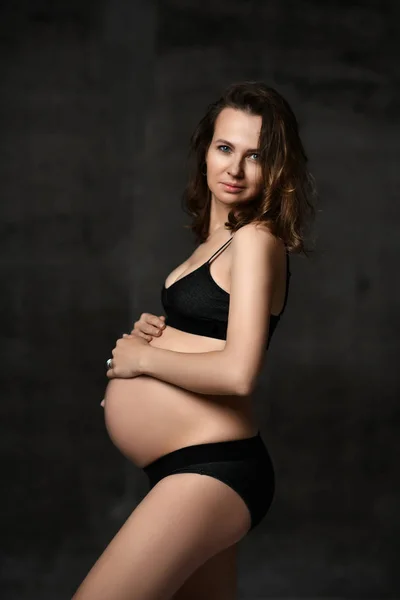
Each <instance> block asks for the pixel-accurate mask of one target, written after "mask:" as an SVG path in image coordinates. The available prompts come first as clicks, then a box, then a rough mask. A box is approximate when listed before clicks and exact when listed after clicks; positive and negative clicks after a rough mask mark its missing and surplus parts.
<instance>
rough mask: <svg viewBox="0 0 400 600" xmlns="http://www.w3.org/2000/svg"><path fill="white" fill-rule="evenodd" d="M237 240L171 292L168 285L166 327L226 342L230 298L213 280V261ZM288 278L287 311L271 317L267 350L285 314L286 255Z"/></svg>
mask: <svg viewBox="0 0 400 600" xmlns="http://www.w3.org/2000/svg"><path fill="white" fill-rule="evenodd" d="M232 239H233V236H232V237H231V238H230V239H229V240H228V241H227V242H225V244H223V245H222V246H221V248H219V249H218V250H217V251H216V252H214V254H213V255H212V256H211V257H210V258H209V259H208V260H207V261H206V262H205V263H203V264H202V265H200V267H198V268H197V269H195V270H194V271H191V272H190V273H188V274H187V275H184V276H183V277H180V278H179V279H177V280H176V281H175V282H174V283H173V284H172V285H170V286H169V287H168V288H166V287H165V282H164V285H163V287H162V291H161V302H162V305H163V307H164V311H165V314H166V319H165V323H166V325H170V326H171V327H175V329H180V330H181V331H186V332H187V333H194V334H196V335H203V336H207V337H212V338H217V339H219V340H226V331H227V328H228V313H229V300H230V294H229V292H227V291H226V290H224V289H223V288H222V287H220V286H219V285H218V284H217V282H216V281H214V279H213V278H212V276H211V273H210V261H211V260H212V259H213V258H214V256H215V255H216V254H217V253H218V252H220V250H222V249H223V248H225V246H227V245H228V244H229V242H231V241H232ZM286 260H287V278H286V293H285V301H284V305H283V308H282V310H281V312H280V313H279V315H272V314H271V315H270V324H269V335H268V342H267V347H268V346H269V343H270V340H271V337H272V334H273V332H274V331H275V328H276V326H277V324H278V322H279V319H280V317H281V315H282V313H283V311H284V310H285V307H286V302H287V297H288V292H289V277H290V270H289V255H288V253H286Z"/></svg>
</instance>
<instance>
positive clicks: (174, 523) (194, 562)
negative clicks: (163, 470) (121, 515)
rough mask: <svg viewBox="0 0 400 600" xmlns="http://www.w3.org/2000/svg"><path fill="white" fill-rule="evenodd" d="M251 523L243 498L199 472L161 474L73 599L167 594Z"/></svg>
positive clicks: (154, 599)
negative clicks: (160, 477)
mask: <svg viewBox="0 0 400 600" xmlns="http://www.w3.org/2000/svg"><path fill="white" fill-rule="evenodd" d="M249 527H250V515H249V511H248V508H247V506H246V504H245V503H244V501H243V500H242V498H241V497H240V496H239V495H238V494H237V493H236V492H235V491H234V490H233V489H232V488H231V487H229V486H227V485H226V484H225V483H223V482H221V481H219V480H218V479H216V478H214V477H209V476H207V475H205V476H204V475H200V474H198V473H176V474H173V475H169V476H167V477H164V478H163V479H161V480H160V481H159V482H158V483H157V484H156V485H155V486H154V487H153V488H152V489H151V491H150V492H149V493H148V494H147V496H145V498H144V499H143V500H142V501H141V503H140V504H139V505H138V506H137V508H136V509H135V510H134V511H133V513H132V514H131V515H130V517H129V518H128V519H127V521H126V522H125V523H124V525H123V526H122V528H121V529H120V531H119V532H118V533H117V535H116V536H115V537H114V538H113V540H112V541H111V542H110V544H109V545H108V547H107V548H106V550H105V551H104V552H103V554H102V555H101V556H100V558H99V559H98V561H97V562H96V563H95V565H94V566H93V568H92V569H91V571H90V572H89V574H88V575H87V576H86V578H85V579H84V581H83V583H82V584H81V586H80V587H79V589H78V590H77V592H76V593H75V595H74V597H73V600H110V598H112V599H113V600H167V599H168V598H172V596H173V594H174V593H176V592H177V591H178V590H179V589H180V588H181V587H182V586H183V584H184V582H185V581H186V580H187V579H188V578H189V577H190V576H191V575H192V573H194V572H195V571H196V570H197V569H198V568H199V567H201V565H203V564H204V563H206V562H207V561H208V560H209V559H211V558H212V557H213V556H215V555H216V554H218V553H220V552H222V551H223V550H225V549H226V548H229V547H230V546H232V545H233V544H236V543H237V542H238V541H239V540H240V539H241V538H243V537H244V536H245V535H246V533H247V531H248V530H249Z"/></svg>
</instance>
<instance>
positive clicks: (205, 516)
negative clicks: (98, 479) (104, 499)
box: [73, 109, 286, 600]
mask: <svg viewBox="0 0 400 600" xmlns="http://www.w3.org/2000/svg"><path fill="white" fill-rule="evenodd" d="M260 127H261V117H256V116H253V115H248V114H246V113H241V112H240V111H235V110H233V109H224V110H223V111H222V112H221V114H220V115H219V117H218V119H217V122H216V126H215V131H214V136H213V140H212V142H211V145H210V149H209V151H208V153H207V181H208V185H209V188H210V190H211V198H212V201H211V217H210V227H209V237H208V239H207V240H206V241H205V242H204V243H203V244H201V245H200V246H199V247H198V248H196V250H195V251H194V253H193V254H192V256H190V257H189V258H188V259H187V260H185V261H184V262H183V263H182V264H181V265H179V266H178V267H176V268H175V269H174V270H173V271H172V272H171V273H170V274H169V275H168V277H167V279H166V281H165V285H166V288H168V287H169V286H170V285H172V284H173V283H174V282H175V281H176V280H177V279H179V278H180V277H182V276H184V275H186V274H188V273H190V272H191V271H193V270H195V269H196V268H197V267H198V266H200V265H201V264H203V263H204V262H205V261H206V260H208V258H209V257H210V256H211V255H212V254H213V253H214V252H215V251H216V250H217V249H218V248H220V247H221V246H222V245H223V244H224V242H225V241H226V240H227V239H229V238H230V236H231V234H230V232H229V231H227V230H226V229H225V227H224V222H225V221H226V218H227V214H228V212H229V210H230V208H231V205H232V203H234V202H235V203H238V202H247V201H248V200H250V199H251V198H252V197H253V196H254V194H255V193H256V192H257V191H258V190H259V186H260V181H261V180H260V176H261V174H260V169H259V165H258V163H257V159H256V153H255V152H254V151H253V150H254V149H256V148H257V144H258V137H259V132H260ZM220 140H224V141H220ZM226 141H229V142H230V145H227V144H226V143H225V142H226ZM222 181H224V182H232V183H237V184H238V185H239V184H240V185H241V186H242V189H241V191H236V192H232V191H229V189H228V188H227V187H226V186H224V185H223V184H222V183H221V182H222ZM230 265H231V251H230V245H228V246H227V247H226V248H225V249H224V250H223V251H222V252H221V253H219V254H217V256H216V257H214V259H213V261H212V262H211V266H210V273H211V276H212V277H213V279H214V280H215V281H216V283H217V284H218V285H219V286H220V287H222V288H223V289H225V290H226V291H228V292H229V291H230ZM280 272H281V274H282V276H281V277H280V280H279V284H278V285H277V289H276V291H275V295H274V300H273V309H272V312H273V313H274V314H275V313H279V312H280V310H281V308H282V305H283V302H284V295H285V278H286V262H285V251H284V247H283V245H282V256H281V257H280ZM153 317H154V315H153ZM154 318H155V317H154ZM149 343H150V344H151V345H154V346H157V347H159V348H166V349H168V350H174V351H178V352H194V353H196V352H207V351H213V350H219V349H222V348H223V347H224V345H225V340H218V339H214V338H209V337H204V336H199V335H194V334H190V333H186V332H183V331H179V330H177V329H174V328H173V327H170V326H168V325H167V326H166V327H165V328H164V329H163V331H162V335H156V336H154V337H152V338H151V339H150V340H149ZM104 410H105V423H106V427H107V430H108V433H109V435H110V438H111V439H112V441H113V442H114V444H115V445H116V446H117V447H118V448H119V450H120V451H121V452H122V453H123V454H124V455H125V456H126V457H127V458H129V460H131V461H132V462H133V463H134V464H136V465H137V466H139V467H143V466H145V465H147V464H149V463H150V462H152V461H154V460H156V459H157V458H158V457H159V456H161V455H163V454H166V453H168V452H171V451H173V450H176V449H178V448H182V447H184V446H188V445H192V444H199V443H205V442H206V443H207V442H218V441H224V440H233V439H243V438H248V437H251V436H253V435H255V434H256V433H257V430H258V426H257V423H256V421H255V419H254V416H253V412H252V399H251V397H250V396H249V397H247V398H243V397H238V396H206V395H203V394H196V393H192V392H190V391H188V390H184V389H182V388H179V387H177V386H174V385H171V384H168V383H166V382H163V381H160V380H157V379H155V378H152V377H147V376H144V375H143V376H138V377H135V378H132V379H118V378H115V379H112V380H110V382H109V384H108V386H107V390H106V394H105V399H104ZM249 527H250V515H249V511H248V509H247V506H246V505H245V503H244V501H243V500H242V498H241V497H240V496H239V495H238V494H237V493H236V492H235V491H234V490H232V489H231V488H230V487H229V486H227V485H226V484H224V483H223V482H221V481H219V480H217V479H215V478H213V477H209V476H207V475H199V474H196V473H180V474H174V475H170V476H168V477H166V478H164V479H162V480H161V481H160V482H159V483H158V484H157V485H156V486H155V487H154V488H153V489H152V490H151V491H150V492H149V493H148V494H147V496H146V497H145V498H144V499H143V500H142V502H141V503H140V504H139V505H138V506H137V507H136V509H135V510H134V511H133V513H132V514H131V516H130V517H129V518H128V520H127V521H126V523H125V524H124V525H123V526H122V528H121V530H120V531H119V532H118V533H117V535H116V536H115V537H114V539H113V540H112V541H111V543H110V544H109V546H108V547H107V548H106V550H105V551H104V553H103V554H102V555H101V557H100V558H99V559H98V561H97V562H96V564H95V565H94V567H93V568H92V570H91V571H90V572H89V574H88V575H87V577H86V578H85V580H84V581H83V583H82V584H81V586H80V587H79V589H78V590H77V592H76V594H75V595H74V597H73V600H92V599H93V600H94V599H96V600H103V599H104V600H105V599H106V598H107V600H108V599H109V598H113V600H167V599H170V598H174V600H197V599H199V600H200V598H202V599H203V598H208V599H209V600H214V599H215V600H216V599H217V598H218V600H235V599H236V553H237V549H236V544H237V543H238V542H239V541H240V539H242V538H243V537H244V536H245V535H246V533H247V532H248V529H249Z"/></svg>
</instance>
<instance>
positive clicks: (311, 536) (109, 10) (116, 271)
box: [0, 0, 400, 600]
mask: <svg viewBox="0 0 400 600" xmlns="http://www.w3.org/2000/svg"><path fill="white" fill-rule="evenodd" d="M398 17H399V9H398V5H397V4H396V3H395V2H394V1H392V2H380V3H378V2H369V3H366V2H365V3H349V2H339V1H336V2H325V3H318V2H311V1H306V0H298V1H297V2H292V1H289V0H286V1H285V0H280V1H278V0H274V1H272V0H271V1H268V2H254V1H253V2H244V1H239V0H229V1H228V0H219V1H218V2H216V3H211V2H201V3H200V2H190V1H186V2H183V1H177V0H176V1H172V0H168V1H164V2H160V3H158V4H155V3H152V2H139V1H137V2H129V1H128V0H126V1H123V0H114V1H113V2H111V1H106V0H103V1H102V2H85V3H81V2H78V0H75V1H74V2H68V3H67V2H58V3H53V4H49V3H47V2H45V1H44V0H43V1H42V2H40V1H39V0H35V1H33V2H28V1H27V0H26V1H25V2H23V1H20V2H19V3H14V2H11V1H9V2H5V3H3V7H2V13H1V19H0V31H1V48H2V52H1V56H0V65H1V78H2V87H1V95H0V97H1V131H2V136H1V137H2V144H1V146H0V153H1V154H0V177H1V186H2V190H1V198H2V200H1V202H0V219H1V225H2V235H1V242H0V243H1V248H2V253H1V264H0V274H1V278H2V283H1V290H2V294H1V308H2V311H1V317H2V332H3V342H4V343H3V344H2V345H3V348H4V349H5V352H4V358H3V360H2V370H1V381H2V391H3V394H2V397H3V402H2V403H1V415H2V419H1V425H0V427H1V433H0V439H1V448H2V450H3V456H4V457H5V461H4V464H5V469H4V473H5V480H4V489H5V493H4V494H3V502H4V505H3V507H2V516H3V518H4V526H3V530H4V536H3V535H2V538H3V540H5V543H4V544H3V547H4V549H3V553H4V557H3V561H2V562H3V566H4V569H3V572H2V576H1V589H2V597H4V598H6V599H7V600H14V599H17V600H25V599H28V598H29V599H32V600H33V599H36V598H41V599H47V598H49V599H50V598H52V599H54V598H60V599H61V598H64V597H67V595H68V593H69V592H70V591H72V590H73V589H74V587H76V585H77V583H78V582H79V581H80V579H81V578H82V577H83V576H84V575H85V574H86V572H87V570H88V568H89V567H90V565H91V564H92V563H93V561H94V560H95V559H96V557H97V556H98V555H99V554H100V552H101V550H102V548H103V547H104V546H105V545H106V544H107V542H108V541H109V539H110V538H111V536H112V535H113V533H114V532H115V531H116V530H117V529H118V528H119V526H120V525H121V524H122V522H123V520H124V519H125V517H126V515H127V514H128V513H129V511H130V510H132V507H133V506H134V505H135V503H136V502H138V501H139V500H140V498H141V496H142V495H143V494H144V493H145V489H146V486H145V479H144V477H143V474H142V473H141V472H140V471H139V470H138V469H136V468H135V467H134V466H132V465H129V464H128V463H127V461H125V460H124V459H123V458H122V457H121V456H120V455H119V454H118V452H117V451H116V450H115V448H114V447H113V446H112V444H111V443H110V441H109V440H108V438H107V435H106V433H105V430H104V424H103V420H102V410H101V408H100V407H99V402H100V400H101V398H102V392H103V389H104V385H105V378H104V360H105V358H107V356H108V355H109V349H110V347H112V346H113V344H114V341H115V338H116V337H118V336H119V335H120V333H121V332H122V331H125V330H126V329H127V327H128V326H129V325H130V324H131V323H133V321H134V320H135V319H136V318H137V316H138V315H139V313H140V312H142V311H143V310H146V311H148V312H156V313H157V314H161V312H162V308H161V303H160V289H161V285H162V282H163V279H164V278H165V276H166V274H167V273H168V272H169V271H170V270H172V268H173V267H174V266H176V264H178V263H179V262H181V261H182V259H183V257H184V256H186V255H188V254H189V253H190V252H191V250H192V239H191V238H190V234H188V232H187V231H185V230H184V229H183V224H184V223H186V222H187V220H186V216H185V215H184V214H183V213H182V211H181V207H180V193H181V190H182V186H183V184H184V181H185V159H186V151H187V143H188V139H189V135H190V133H191V131H192V128H193V127H194V125H195V124H196V122H197V120H198V119H199V117H200V116H201V114H202V112H203V110H204V108H205V106H206V104H207V103H208V102H210V101H211V100H213V99H214V98H215V97H216V96H217V95H218V94H219V92H220V91H221V89H222V88H223V87H224V86H225V85H226V84H228V83H230V82H232V81H239V80H242V79H263V80H265V81H266V82H269V83H270V84H271V85H273V86H275V87H276V88H277V89H278V90H279V91H280V92H282V93H283V94H284V95H285V97H286V98H287V99H288V100H289V101H290V102H291V104H292V106H293V108H294V110H295V112H296V114H297V116H298V119H299V122H300V125H301V131H302V136H303V139H304V142H305V145H306V149H307V152H308V154H309V157H310V165H311V169H312V171H313V172H314V174H315V176H316V179H317V182H318V185H319V191H320V195H321V201H320V206H319V210H320V212H319V214H318V219H317V223H316V233H317V236H318V244H317V253H316V255H315V257H314V258H313V259H312V260H311V261H307V259H304V258H293V259H292V272H293V276H292V288H291V293H290V298H289V304H288V307H287V312H286V314H285V318H284V319H283V321H282V323H281V325H280V327H279V331H278V332H277V334H276V336H275V337H274V341H273V344H272V346H271V350H270V352H269V355H268V361H267V364H268V367H267V369H266V371H265V373H264V374H263V377H262V378H261V380H260V384H259V387H258V390H257V394H256V411H257V414H258V417H259V422H260V428H261V430H262V434H263V437H264V440H265V441H266V443H267V445H268V447H269V449H270V452H271V455H272V457H273V460H274V463H275V467H276V472H277V491H276V496H275V500H274V504H273V506H272V508H271V511H270V513H269V515H268V517H267V518H266V519H265V521H264V522H263V524H262V525H261V526H260V527H259V528H258V529H257V530H256V531H255V532H254V534H252V535H251V536H249V537H248V538H246V539H245V540H244V541H243V542H242V544H241V563H240V593H241V595H240V597H241V598H243V599H245V598H246V600H247V599H248V600H251V599H253V598H254V599H255V598H273V597H276V598H278V597H279V598H287V599H289V598H296V599H297V598H336V599H339V598H347V599H350V598H354V599H356V598H357V599H361V598H362V599H364V598H365V599H366V598H368V599H372V598H376V599H379V600H380V599H383V598H391V599H395V598H396V599H398V598H400V582H399V577H398V572H397V561H396V558H397V556H398V553H399V543H398V539H399V533H400V531H399V529H400V528H399V519H398V516H397V510H396V509H397V508H398V503H399V483H398V476H397V471H398V469H397V463H396V451H397V452H398V444H397V437H398V434H397V431H398V420H399V416H398V415H399V413H398V399H399V395H400V394H399V391H400V385H399V376H398V368H397V356H398V350H399V345H400V344H399V333H400V319H399V316H398V307H399V300H400V297H399V296H400V294H399V282H398V278H397V276H396V272H397V269H396V265H395V258H396V254H397V251H398V248H399V240H400V236H399V229H400V227H399V225H400V214H399V213H400V208H399V202H398V198H397V196H398V191H397V190H398V186H399V183H400V182H399V179H400V177H399V174H398V169H397V163H398V155H399V130H400V127H399V105H398V91H399V90H398V80H399V68H398V63H399V50H398V46H397V33H396V22H397V20H398ZM172 239H173V240H174V244H171V242H170V240H172ZM166 248H168V253H167V252H166Z"/></svg>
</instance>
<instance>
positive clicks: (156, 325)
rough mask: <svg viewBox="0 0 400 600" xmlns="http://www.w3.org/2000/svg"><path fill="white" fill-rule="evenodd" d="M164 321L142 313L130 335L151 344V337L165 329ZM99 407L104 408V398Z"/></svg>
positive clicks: (162, 317) (158, 334) (161, 318)
mask: <svg viewBox="0 0 400 600" xmlns="http://www.w3.org/2000/svg"><path fill="white" fill-rule="evenodd" d="M164 321H165V317H164V315H162V316H161V317H157V316H156V315H150V314H149V313H142V314H141V315H140V319H139V320H138V321H135V323H134V325H133V329H132V331H131V335H137V336H138V337H142V338H144V339H145V340H147V341H148V342H151V340H152V339H153V337H155V336H157V337H160V335H161V334H162V332H163V331H164V329H165V327H166V325H165V322H164ZM100 406H103V408H104V398H103V400H102V401H101V402H100Z"/></svg>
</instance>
